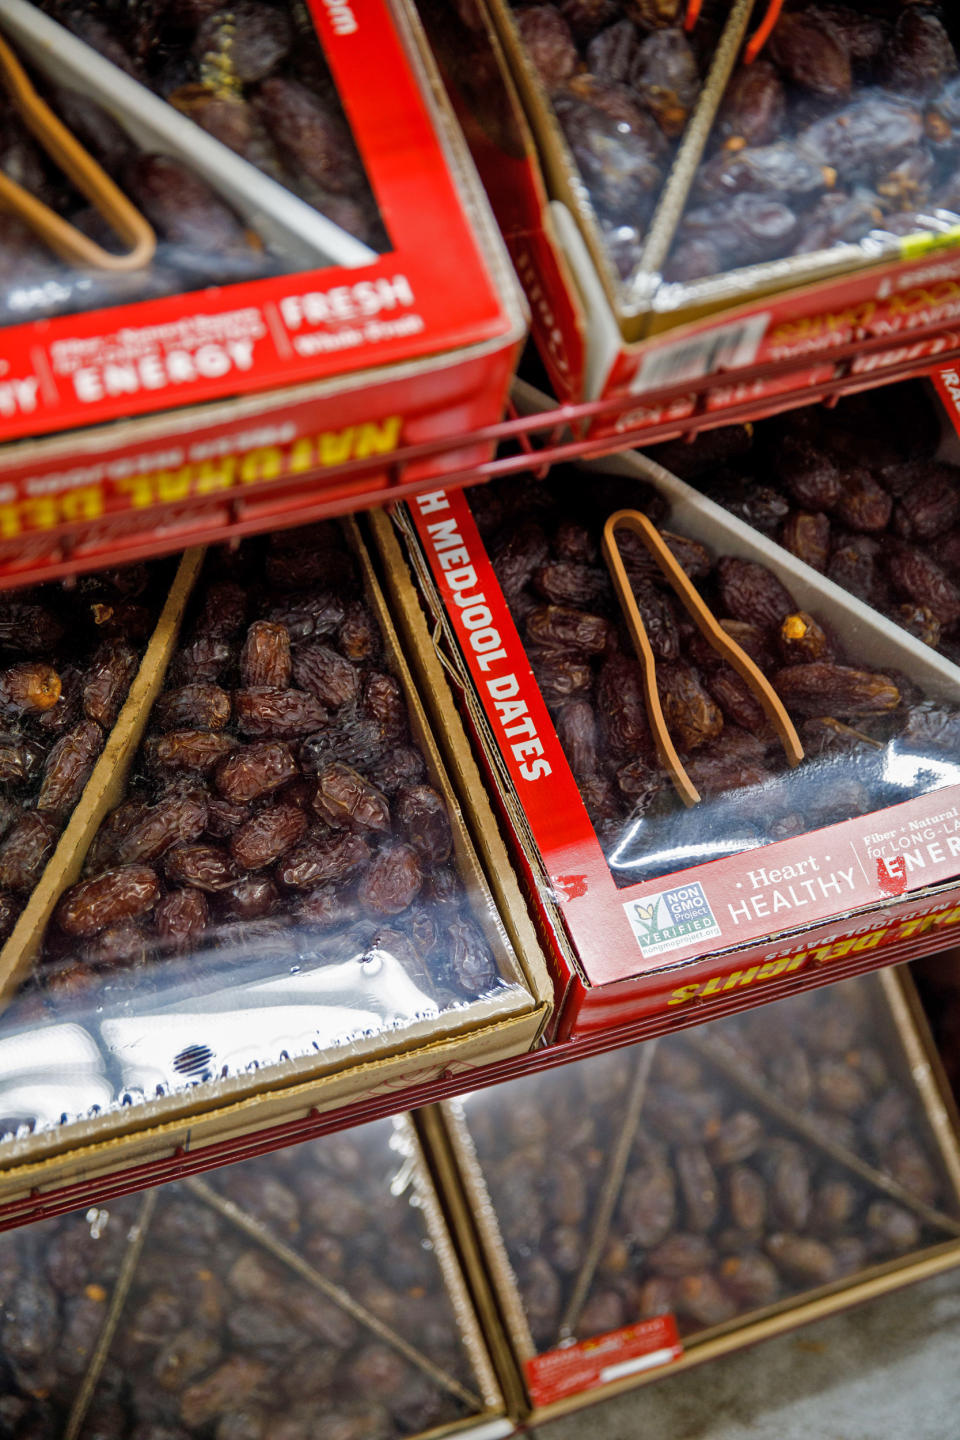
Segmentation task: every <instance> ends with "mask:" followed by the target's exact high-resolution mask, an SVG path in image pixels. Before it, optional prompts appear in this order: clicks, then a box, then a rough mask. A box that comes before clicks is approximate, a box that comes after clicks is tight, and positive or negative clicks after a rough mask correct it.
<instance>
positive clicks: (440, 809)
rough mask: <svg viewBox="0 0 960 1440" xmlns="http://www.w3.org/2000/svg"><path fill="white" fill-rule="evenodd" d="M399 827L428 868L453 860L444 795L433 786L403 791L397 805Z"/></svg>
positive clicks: (413, 786)
mask: <svg viewBox="0 0 960 1440" xmlns="http://www.w3.org/2000/svg"><path fill="white" fill-rule="evenodd" d="M396 819H397V824H398V825H399V827H400V829H401V830H402V831H403V833H404V835H405V836H406V838H407V839H408V840H409V841H410V844H411V845H412V846H413V848H414V849H415V850H416V851H417V853H418V855H419V856H420V858H421V860H422V861H423V863H424V864H425V865H440V864H442V863H443V861H444V860H448V859H449V858H450V853H451V849H452V845H453V837H452V835H451V832H450V820H449V817H448V815H447V807H446V804H445V802H444V799H443V797H442V795H439V794H438V793H437V791H436V790H434V789H433V788H432V787H431V786H430V785H411V786H407V787H406V788H405V789H403V790H401V791H400V793H399V795H398V797H397V805H396Z"/></svg>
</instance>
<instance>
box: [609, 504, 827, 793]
mask: <svg viewBox="0 0 960 1440" xmlns="http://www.w3.org/2000/svg"><path fill="white" fill-rule="evenodd" d="M617 530H629V531H631V532H632V533H633V534H634V535H637V536H639V538H640V539H641V540H642V541H643V543H644V545H645V546H646V548H647V550H648V551H649V552H650V554H651V555H652V557H653V559H654V560H655V561H656V563H657V565H658V566H659V568H660V570H661V571H662V572H663V574H664V576H665V577H666V579H667V580H668V581H669V582H670V585H671V586H672V588H673V589H674V591H675V592H676V594H677V595H678V596H679V597H680V600H681V601H682V602H683V606H684V609H685V610H686V611H687V614H688V615H689V616H690V618H691V619H692V620H693V623H694V624H695V625H696V627H697V629H698V630H699V631H700V633H701V635H702V636H703V637H704V639H705V640H706V641H707V643H708V645H710V646H711V648H712V649H714V650H716V652H717V654H718V655H721V656H722V657H723V659H724V660H726V661H727V663H728V664H729V665H732V666H733V668H734V670H736V672H737V674H738V675H739V676H740V677H741V679H742V680H744V681H745V683H746V684H747V685H749V687H750V689H751V691H752V692H753V694H754V695H755V696H756V698H757V700H758V701H759V703H760V704H761V705H762V707H763V710H764V713H765V714H766V715H767V717H768V719H769V720H770V723H771V724H772V725H773V728H774V729H775V730H776V732H777V734H778V736H779V737H780V743H781V744H782V745H783V749H784V753H785V755H786V757H787V760H788V762H789V763H790V765H798V764H799V763H800V761H801V760H802V759H803V746H802V745H801V743H800V737H799V735H798V734H797V732H796V730H795V729H794V726H793V721H792V720H791V719H790V716H789V715H788V714H787V712H786V710H785V709H784V706H783V702H782V701H781V699H780V697H779V696H778V694H777V692H776V691H775V690H774V688H773V686H772V685H771V684H770V682H769V680H768V679H767V678H766V676H765V675H763V674H762V673H761V671H760V670H759V669H758V668H757V666H756V665H755V664H754V663H753V661H752V660H751V659H750V656H749V655H747V653H746V652H745V651H744V650H741V648H740V646H739V645H738V644H737V643H736V641H735V640H731V638H730V636H729V635H728V634H727V632H726V631H725V630H724V629H723V627H722V626H721V625H720V622H719V621H718V620H717V618H716V616H715V615H714V614H713V612H712V611H711V610H710V609H709V607H708V606H707V605H705V604H704V602H703V600H702V598H701V596H700V593H699V591H698V590H697V588H696V586H695V585H693V584H691V582H690V580H689V579H688V578H687V576H686V574H685V573H684V571H683V569H682V568H681V567H680V565H679V564H678V562H677V560H676V559H675V558H674V556H673V554H672V552H671V551H670V549H669V547H668V545H667V544H666V542H665V540H664V539H663V537H662V535H661V534H660V532H659V530H658V529H657V528H656V526H655V525H652V524H651V523H650V521H649V520H648V519H647V517H646V515H641V513H640V511H639V510H617V511H616V512H615V514H613V515H611V516H610V518H609V519H608V520H607V523H606V525H604V527H603V557H604V559H605V560H606V562H607V568H608V570H609V571H610V578H611V580H612V581H613V588H614V590H615V591H616V594H617V599H618V600H619V602H620V608H621V610H622V611H623V617H624V619H625V620H626V622H627V628H628V629H629V631H630V636H631V639H632V640H633V647H634V649H635V650H636V652H637V659H638V660H639V661H640V664H641V666H642V667H643V688H644V697H645V699H646V703H647V717H648V719H649V721H650V729H651V730H652V731H653V738H654V742H655V744H656V747H657V754H658V756H659V758H660V763H661V765H662V766H663V767H664V769H665V770H666V771H667V772H668V774H669V775H670V779H671V780H672V781H673V783H674V786H675V787H676V790H677V792H678V794H679V795H680V798H681V799H682V801H683V803H684V804H685V805H696V804H697V803H698V802H699V800H700V792H699V791H698V790H697V788H696V786H695V785H694V783H693V781H692V780H691V779H690V776H689V775H688V774H687V772H686V770H685V769H684V767H683V762H682V761H681V759H680V756H679V755H678V754H677V752H676V749H675V747H674V744H673V741H672V740H671V739H670V732H669V731H668V729H667V723H666V720H665V719H664V716H663V707H662V706H661V704H660V693H659V691H658V689H657V662H656V659H655V658H654V654H653V650H652V648H651V646H650V640H649V638H648V636H647V631H646V626H645V625H644V623H643V618H642V616H641V614H640V611H639V609H638V608H637V602H636V599H635V597H634V593H633V586H632V585H631V584H630V580H629V578H628V577H627V572H626V569H625V568H624V564H623V560H622V559H621V556H620V549H619V546H618V545H617V535H616V532H617Z"/></svg>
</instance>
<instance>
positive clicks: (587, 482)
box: [469, 470, 960, 886]
mask: <svg viewBox="0 0 960 1440" xmlns="http://www.w3.org/2000/svg"><path fill="white" fill-rule="evenodd" d="M469 493H470V503H471V506H472V508H473V511H474V514H475V517H476V520H477V523H478V525H479V527H480V529H481V532H482V533H483V535H484V539H485V543H486V545H487V547H488V550H489V552H490V554H491V557H492V560H493V567H494V570H495V572H496V574H497V578H498V580H499V582H500V585H501V587H502V589H503V592H504V595H505V598H506V600H507V603H508V605H509V607H510V611H511V614H512V616H513V618H514V621H515V623H516V625H517V628H518V630H519V632H520V635H521V637H522V639H523V642H524V645H525V648H526V652H527V656H528V659H529V661H530V664H531V666H532V668H533V672H534V675H535V677H536V680H537V684H538V686H539V687H540V690H541V692H542V694H543V697H544V699H545V700H546V702H547V705H548V707H549V709H550V711H551V714H552V716H553V719H554V723H555V725H556V729H557V734H558V736H559V739H560V743H561V745H562V746H563V749H564V753H565V754H566V757H567V759H568V761H569V763H570V767H571V769H572V771H573V774H574V777H575V778H576V781H577V785H578V787H579V790H580V794H581V796H582V797H583V801H584V805H585V806H586V810H587V813H588V815H589V817H590V820H591V822H592V824H593V826H594V828H595V830H596V832H597V836H598V838H599V839H600V842H601V844H602V845H603V848H604V852H605V854H606V857H607V861H608V863H609V865H610V867H611V870H612V871H613V874H614V877H615V879H616V881H617V884H618V885H621V886H623V885H630V884H634V883H637V882H639V881H642V880H648V879H652V878H654V877H655V876H658V875H665V874H670V873H673V872H675V871H679V870H683V869H686V868H688V867H690V866H693V865H697V864H702V863H705V862H706V861H709V860H714V859H718V858H720V857H722V856H724V855H730V854H734V853H737V852H739V851H744V850H750V849H753V848H755V847H756V846H759V845H764V844H768V843H770V842H772V841H776V840H783V839H786V838H788V837H790V836H792V835H797V834H802V833H805V832H806V831H810V830H815V829H818V828H820V827H821V826H825V825H832V824H835V823H837V822H839V821H842V820H848V819H850V818H852V817H853V816H856V815H863V814H867V813H869V812H871V811H874V810H877V809H882V808H883V807H885V806H887V805H891V804H895V803H897V802H899V801H902V800H906V799H909V798H910V797H912V796H913V795H917V794H922V793H924V792H925V791H927V790H931V789H937V788H940V787H941V786H943V785H945V784H949V783H951V766H952V770H953V772H954V773H953V775H952V779H953V780H954V782H955V781H956V779H957V778H960V770H958V769H957V767H956V758H957V754H958V747H960V708H957V707H955V706H952V705H950V704H948V703H946V702H931V701H928V700H925V699H924V697H923V695H922V694H921V692H920V691H919V690H918V688H917V686H916V685H915V684H914V683H913V681H912V680H911V679H910V678H909V677H908V676H905V675H900V674H893V673H890V674H882V673H880V672H878V671H876V670H872V669H868V668H864V667H862V666H860V665H858V664H857V663H856V662H855V661H854V660H853V659H851V658H849V657H848V656H847V655H845V654H844V651H843V648H842V645H841V643H840V639H839V637H838V636H837V635H835V634H834V633H833V631H832V628H831V626H830V624H829V622H828V621H826V620H822V619H820V618H819V617H818V616H816V615H810V614H808V613H806V612H804V611H802V610H801V609H800V608H799V607H798V606H797V605H796V604H795V603H794V601H793V599H792V597H791V596H790V594H789V593H788V591H787V590H786V589H785V588H784V586H783V585H782V584H781V583H780V581H779V580H778V579H777V578H776V577H775V576H774V575H773V574H772V573H771V572H770V571H769V570H767V569H766V568H765V567H764V566H762V565H760V564H757V563H756V562H754V561H750V560H743V559H737V558H734V557H732V556H719V557H717V556H714V555H712V554H711V553H710V551H709V550H708V549H707V548H706V546H704V545H702V544H701V543H700V542H699V541H697V540H692V539H690V538H688V537H685V536H682V535H675V534H672V533H670V530H669V524H668V521H667V514H666V506H665V503H664V501H663V500H662V498H661V497H660V496H659V495H658V494H657V493H656V492H655V491H653V490H652V488H650V487H648V486H645V485H643V484H641V483H639V482H638V481H636V480H633V479H630V480H628V479H625V478H620V477H616V476H611V475H601V474H594V473H591V474H590V475H589V476H587V475H585V474H584V473H583V472H580V471H576V470H567V471H563V470H554V471H553V472H552V476H551V478H550V480H549V481H547V482H544V483H541V482H537V481H528V482H523V483H517V482H516V481H515V480H511V481H510V482H509V483H508V484H500V485H494V486H478V487H476V488H475V489H473V490H471V491H470V492H469ZM624 507H627V508H635V509H639V510H641V511H643V512H645V513H646V514H647V515H648V516H649V518H650V519H651V520H652V521H653V522H654V523H655V524H658V525H660V526H661V528H662V529H663V533H664V534H665V536H666V538H667V541H668V544H669V545H670V548H671V550H672V551H673V554H674V556H675V557H676V558H677V560H678V561H679V562H680V564H681V566H682V567H683V569H684V571H685V572H686V574H687V575H688V577H689V578H690V579H691V580H692V581H693V582H694V584H695V585H696V586H697V588H698V589H699V590H700V592H701V594H702V596H703V598H704V600H705V601H706V603H707V604H708V605H709V606H710V608H711V609H712V610H713V613H714V614H715V616H716V617H717V619H718V620H720V622H721V623H722V625H723V627H724V629H725V630H726V631H727V633H728V634H729V635H730V636H731V637H732V638H733V639H734V640H736V642H737V643H738V644H739V645H740V646H741V648H742V649H744V650H745V651H746V653H747V654H748V655H749V656H750V658H751V659H752V660H753V661H754V662H755V663H756V664H757V665H758V666H759V667H760V669H761V670H762V671H763V672H764V674H765V675H767V677H768V678H769V679H770V681H771V683H772V684H773V686H774V688H775V689H776V691H777V692H778V694H779V696H780V698H781V700H782V702H783V704H784V705H785V706H786V708H787V710H788V712H789V714H790V716H791V718H792V719H793V721H794V723H795V725H796V726H797V729H798V732H799V734H800V738H801V741H802V743H803V746H804V752H805V755H804V760H803V761H802V762H801V764H800V765H799V766H798V767H797V768H796V769H793V770H791V769H789V768H788V766H787V763H786V760H785V757H784V754H783V750H782V747H781V745H780V742H779V740H778V739H777V737H776V735H775V734H774V733H773V731H772V729H771V727H770V724H769V721H768V720H767V718H766V715H765V714H764V712H763V710H762V709H761V708H760V705H759V703H758V701H757V700H756V698H755V696H754V695H753V693H752V692H751V691H750V690H749V689H748V688H747V686H746V685H745V683H744V682H743V680H741V678H740V677H739V675H737V674H736V672H735V671H733V670H732V668H731V667H730V666H729V665H727V664H726V663H724V662H722V661H721V660H720V657H719V656H718V655H717V653H716V652H715V651H714V650H713V649H711V647H710V646H709V645H708V644H707V643H706V641H705V640H704V638H703V637H702V635H701V634H700V632H699V631H698V630H697V629H696V627H695V626H694V625H693V623H692V621H691V619H690V617H689V616H688V615H687V613H686V611H685V610H684V609H683V607H682V605H681V604H680V602H679V601H678V599H677V597H676V595H675V593H674V592H673V590H672V589H670V588H669V586H668V585H667V582H666V580H665V579H664V577H663V575H662V573H661V571H660V570H659V568H658V567H657V566H656V564H655V562H654V561H653V560H652V559H651V557H650V556H649V554H648V552H647V551H646V549H645V548H644V546H643V544H642V542H641V541H640V540H639V538H637V537H634V536H632V535H631V534H629V533H623V532H621V533H619V535H618V539H619V545H620V551H621V555H622V557H623V559H624V564H625V567H626V570H627V574H628V576H629V579H630V581H631V584H632V586H633V589H634V594H635V596H636V600H637V605H638V607H639V610H640V613H641V616H642V618H643V620H644V623H645V626H646V629H647V633H648V636H649V638H650V644H651V646H652V649H653V651H654V655H655V657H656V662H657V682H658V686H659V691H660V699H661V703H662V706H663V711H664V716H665V718H666V722H667V726H668V729H669V731H670V734H671V737H672V739H673V743H674V745H675V746H676V748H677V750H678V751H679V753H680V756H681V759H682V760H683V762H684V765H685V767H686V769H687V772H688V774H689V776H690V778H691V779H692V781H693V783H694V785H695V787H696V788H697V790H698V791H699V793H700V795H701V797H702V801H701V803H700V804H699V805H696V806H694V807H692V808H691V809H689V810H685V809H684V807H683V805H682V803H681V802H680V800H679V798H678V796H677V794H676V792H675V790H674V787H673V785H672V783H671V781H670V779H669V777H668V776H667V774H666V772H665V771H664V770H663V768H662V767H661V766H660V764H659V762H658V759H657V756H656V752H655V747H654V743H653V736H652V733H651V730H650V726H649V723H648V719H647V711H646V705H645V701H644V693H643V674H642V669H641V666H640V663H639V661H638V660H637V659H636V657H635V654H634V651H633V647H632V644H631V641H630V638H629V634H628V632H627V630H626V628H625V626H624V623H623V619H622V616H621V613H620V610H619V607H618V605H617V602H616V600H615V598H614V595H613V590H612V587H611V584H610V579H609V575H608V573H607V570H606V567H605V566H604V564H603V561H602V559H601V558H600V538H601V535H602V530H603V524H604V522H605V520H606V518H607V516H608V515H609V514H610V513H611V512H613V511H615V510H619V509H621V508H624ZM894 757H896V763H895V764H894V763H891V762H892V760H893V759H894Z"/></svg>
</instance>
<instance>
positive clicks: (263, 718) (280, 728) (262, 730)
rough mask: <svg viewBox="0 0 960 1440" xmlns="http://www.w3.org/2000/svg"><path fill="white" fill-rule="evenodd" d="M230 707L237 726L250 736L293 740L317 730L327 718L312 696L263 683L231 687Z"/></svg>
mask: <svg viewBox="0 0 960 1440" xmlns="http://www.w3.org/2000/svg"><path fill="white" fill-rule="evenodd" d="M233 708H234V715H235V720H236V725H237V729H238V730H239V731H240V733H241V734H243V735H249V736H251V737H253V738H254V739H268V740H295V739H298V738H299V737H300V736H302V735H309V734H310V733H311V732H312V731H314V730H320V729H321V728H322V727H324V726H325V725H326V723H327V720H328V718H329V716H328V712H327V710H326V708H325V707H324V706H323V705H321V704H320V702H319V700H317V699H316V698H315V696H313V695H308V694H306V693H305V692H304V691H303V690H275V689H273V688H271V687H270V686H266V685H261V686H257V687H255V688H252V689H248V690H235V691H234V694H233Z"/></svg>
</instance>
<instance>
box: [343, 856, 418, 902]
mask: <svg viewBox="0 0 960 1440" xmlns="http://www.w3.org/2000/svg"><path fill="white" fill-rule="evenodd" d="M422 884H423V869H422V867H421V864H420V857H419V856H418V854H417V852H416V850H414V848H413V846H412V845H404V844H396V845H388V846H384V847H383V849H381V850H380V852H379V854H378V855H377V856H376V858H375V859H374V861H373V863H372V864H371V865H370V868H369V869H368V870H367V871H366V873H365V874H364V875H363V877H362V878H361V880H360V885H359V888H358V891H357V894H358V896H359V899H360V903H361V904H362V905H364V906H365V907H366V908H367V909H369V910H375V911H377V912H378V913H379V914H382V915H399V914H400V912H401V911H402V910H406V909H407V907H408V906H409V905H412V904H413V901H414V900H415V899H416V897H417V895H418V894H419V892H420V887H421V885H422Z"/></svg>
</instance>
